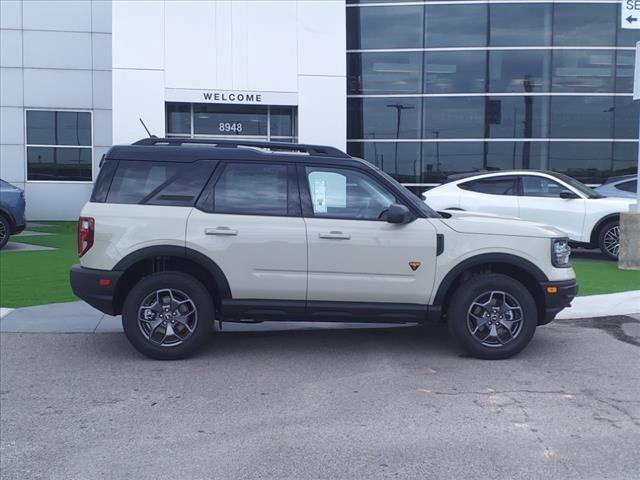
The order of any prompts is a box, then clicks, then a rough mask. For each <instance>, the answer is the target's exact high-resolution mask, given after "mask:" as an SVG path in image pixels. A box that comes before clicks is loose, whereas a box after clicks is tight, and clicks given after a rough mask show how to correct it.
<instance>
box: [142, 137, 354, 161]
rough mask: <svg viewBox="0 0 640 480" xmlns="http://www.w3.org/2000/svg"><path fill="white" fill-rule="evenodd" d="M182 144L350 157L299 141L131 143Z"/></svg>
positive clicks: (159, 140) (150, 142) (169, 140)
mask: <svg viewBox="0 0 640 480" xmlns="http://www.w3.org/2000/svg"><path fill="white" fill-rule="evenodd" d="M183 144H201V145H211V146H216V147H223V148H238V147H255V148H264V149H268V150H273V151H280V152H282V151H288V152H307V153H308V154H309V155H316V156H320V157H340V158H351V157H350V156H349V155H347V154H346V153H344V152H343V151H342V150H339V149H337V148H335V147H327V146H323V145H305V144H300V143H284V142H256V141H251V140H218V139H213V138H212V139H204V138H158V137H151V138H143V139H142V140H138V141H137V142H134V143H133V144H132V145H183Z"/></svg>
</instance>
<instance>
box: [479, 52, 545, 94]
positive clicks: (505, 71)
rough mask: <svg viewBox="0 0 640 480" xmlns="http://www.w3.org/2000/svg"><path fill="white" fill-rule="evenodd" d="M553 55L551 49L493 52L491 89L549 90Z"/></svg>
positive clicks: (518, 90)
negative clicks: (551, 57) (550, 53)
mask: <svg viewBox="0 0 640 480" xmlns="http://www.w3.org/2000/svg"><path fill="white" fill-rule="evenodd" d="M476 55H477V53H476ZM549 56H550V55H549V52H548V51H542V50H493V51H491V52H489V90H490V91H491V92H548V91H549Z"/></svg>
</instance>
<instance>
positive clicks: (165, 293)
mask: <svg viewBox="0 0 640 480" xmlns="http://www.w3.org/2000/svg"><path fill="white" fill-rule="evenodd" d="M197 323H198V310H197V309H196V306H195V303H194V302H193V300H191V298H189V296H188V295H187V294H185V293H184V292H181V291H180V290H176V289H169V288H167V289H162V290H156V291H154V292H153V293H151V294H149V295H147V296H146V297H145V299H144V300H143V301H142V303H141V305H140V308H139V309H138V326H139V327H140V331H141V332H142V334H143V335H144V337H145V338H146V339H147V340H149V341H150V342H151V343H153V344H155V345H158V346H161V347H175V346H177V345H180V344H182V343H184V342H185V341H186V340H187V339H188V338H189V337H190V336H191V335H192V334H193V332H194V330H195V328H196V324H197Z"/></svg>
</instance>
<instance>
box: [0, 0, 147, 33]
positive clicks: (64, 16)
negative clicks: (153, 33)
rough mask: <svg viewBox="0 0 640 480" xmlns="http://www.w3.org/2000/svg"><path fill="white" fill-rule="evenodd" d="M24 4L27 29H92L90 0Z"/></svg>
mask: <svg viewBox="0 0 640 480" xmlns="http://www.w3.org/2000/svg"><path fill="white" fill-rule="evenodd" d="M2 1H4V0H2ZM145 3H146V2H145ZM22 5H23V7H22V24H23V28H25V29H28V30H56V31H66V32H90V31H91V1H90V0H28V1H26V2H23V4H22Z"/></svg>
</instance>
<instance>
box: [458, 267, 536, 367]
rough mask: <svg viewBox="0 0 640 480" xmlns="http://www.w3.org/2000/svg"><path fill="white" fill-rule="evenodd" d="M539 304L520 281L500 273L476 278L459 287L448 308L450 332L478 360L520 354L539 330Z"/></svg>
mask: <svg viewBox="0 0 640 480" xmlns="http://www.w3.org/2000/svg"><path fill="white" fill-rule="evenodd" d="M537 317H538V315H537V308H536V304H535V301H534V299H533V297H532V295H531V293H529V291H528V290H527V289H526V287H525V286H524V285H522V284H521V283H520V282H518V281H517V280H514V279H513V278H511V277H508V276H506V275H500V274H494V273H490V274H482V275H478V276H476V277H472V278H471V279H470V280H468V281H465V282H464V283H462V285H460V286H459V287H458V289H457V290H456V291H455V292H454V294H453V296H452V297H451V302H450V303H449V309H448V314H447V318H448V323H449V331H450V332H451V334H452V336H453V337H454V338H455V340H456V341H457V342H458V343H460V345H461V346H462V347H463V348H464V349H465V350H466V351H467V352H468V353H469V354H471V355H473V356H474V357H477V358H483V359H488V360H497V359H502V358H508V357H511V356H512V355H515V354H516V353H518V352H520V351H521V350H522V349H523V348H524V347H526V346H527V344H528V343H529V342H530V341H531V338H532V337H533V334H534V332H535V330H536V325H537V323H538V321H537Z"/></svg>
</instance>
